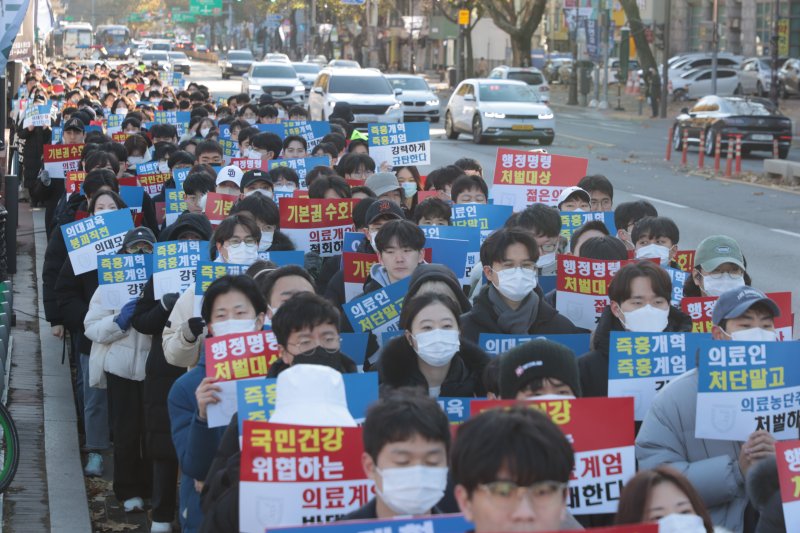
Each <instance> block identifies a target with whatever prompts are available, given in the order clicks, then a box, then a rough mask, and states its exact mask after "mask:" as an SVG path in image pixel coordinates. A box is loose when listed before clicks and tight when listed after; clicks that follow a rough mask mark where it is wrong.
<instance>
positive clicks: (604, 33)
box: [597, 0, 622, 109]
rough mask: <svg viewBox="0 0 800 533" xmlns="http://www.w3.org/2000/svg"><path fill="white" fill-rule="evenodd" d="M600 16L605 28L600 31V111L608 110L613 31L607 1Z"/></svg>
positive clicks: (602, 5) (601, 8)
mask: <svg viewBox="0 0 800 533" xmlns="http://www.w3.org/2000/svg"><path fill="white" fill-rule="evenodd" d="M600 10H601V11H600V15H601V19H600V21H601V22H602V25H603V28H602V30H601V31H600V38H601V39H603V80H604V81H603V99H602V100H601V101H600V103H599V104H598V106H597V107H599V108H600V109H608V58H609V46H608V40H609V39H608V37H609V35H608V34H609V30H610V29H611V17H610V13H609V10H608V7H607V5H606V0H603V1H602V2H601V4H600ZM617 83H622V80H617Z"/></svg>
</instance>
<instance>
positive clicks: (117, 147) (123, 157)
mask: <svg viewBox="0 0 800 533" xmlns="http://www.w3.org/2000/svg"><path fill="white" fill-rule="evenodd" d="M100 149H101V150H102V151H104V152H108V153H109V154H112V155H113V156H114V157H116V158H117V162H118V163H121V162H122V161H127V160H128V151H127V150H126V149H125V146H124V145H123V144H122V143H118V142H113V141H112V142H110V143H105V144H104V145H102V146H101V147H100ZM84 150H86V148H84Z"/></svg>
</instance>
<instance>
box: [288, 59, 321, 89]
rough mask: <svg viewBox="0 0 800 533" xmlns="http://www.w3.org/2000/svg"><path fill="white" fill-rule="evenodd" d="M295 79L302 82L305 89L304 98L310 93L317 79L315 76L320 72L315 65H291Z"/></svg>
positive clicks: (319, 68)
mask: <svg viewBox="0 0 800 533" xmlns="http://www.w3.org/2000/svg"><path fill="white" fill-rule="evenodd" d="M292 67H294V71H295V72H296V73H297V77H298V78H300V81H302V82H303V85H305V87H306V96H308V93H309V92H311V87H312V86H313V85H314V80H316V79H317V74H319V71H320V70H322V67H320V66H319V65H318V64H317V63H292Z"/></svg>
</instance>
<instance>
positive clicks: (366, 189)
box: [350, 185, 378, 200]
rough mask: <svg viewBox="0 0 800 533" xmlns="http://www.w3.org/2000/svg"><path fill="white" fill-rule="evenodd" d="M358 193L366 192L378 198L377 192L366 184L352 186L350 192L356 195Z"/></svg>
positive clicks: (370, 196)
mask: <svg viewBox="0 0 800 533" xmlns="http://www.w3.org/2000/svg"><path fill="white" fill-rule="evenodd" d="M357 193H364V194H366V195H367V196H368V197H369V198H374V199H376V200H377V199H378V195H377V194H375V192H374V191H373V190H372V189H370V188H369V187H367V186H366V185H358V186H356V187H350V194H352V195H354V196H355V195H356V194H357Z"/></svg>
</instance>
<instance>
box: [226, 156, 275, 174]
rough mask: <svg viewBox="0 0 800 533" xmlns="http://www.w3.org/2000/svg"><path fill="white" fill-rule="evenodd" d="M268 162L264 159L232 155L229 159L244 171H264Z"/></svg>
mask: <svg viewBox="0 0 800 533" xmlns="http://www.w3.org/2000/svg"><path fill="white" fill-rule="evenodd" d="M268 163H269V162H268V161H266V160H264V159H249V158H246V157H234V158H232V159H231V165H233V166H235V167H239V168H240V169H242V170H244V171H245V172H247V171H248V170H255V169H261V170H264V171H266V170H267V169H268Z"/></svg>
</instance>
